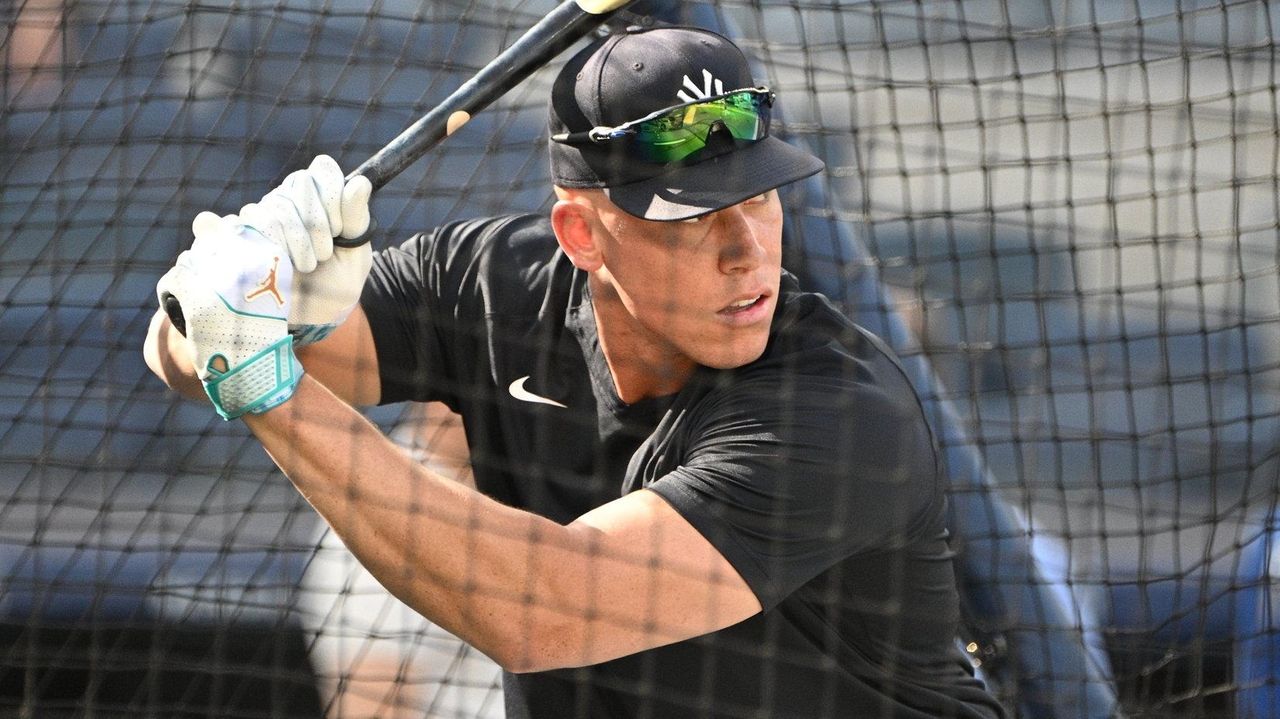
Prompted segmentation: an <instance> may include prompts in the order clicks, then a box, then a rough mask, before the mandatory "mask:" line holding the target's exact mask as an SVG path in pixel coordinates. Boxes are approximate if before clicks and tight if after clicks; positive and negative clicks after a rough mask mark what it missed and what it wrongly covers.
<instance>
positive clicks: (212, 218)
mask: <svg viewBox="0 0 1280 719" xmlns="http://www.w3.org/2000/svg"><path fill="white" fill-rule="evenodd" d="M221 227H222V218H221V217H219V216H218V215H217V213H213V212H209V211H207V210H206V211H205V212H201V213H200V214H198V215H196V218H195V219H194V220H192V221H191V236H192V237H199V236H200V235H208V234H212V233H214V232H217V231H218V230H219V229H220V228H221Z"/></svg>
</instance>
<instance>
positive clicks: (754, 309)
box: [716, 292, 770, 325]
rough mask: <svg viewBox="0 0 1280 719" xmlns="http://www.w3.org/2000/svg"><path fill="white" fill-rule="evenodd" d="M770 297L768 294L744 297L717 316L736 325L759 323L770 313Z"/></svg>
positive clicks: (722, 309) (762, 293)
mask: <svg viewBox="0 0 1280 719" xmlns="http://www.w3.org/2000/svg"><path fill="white" fill-rule="evenodd" d="M769 297H770V295H769V293H768V292H760V293H756V294H751V295H744V296H742V297H739V298H738V299H736V300H734V301H733V302H730V303H729V304H728V305H725V306H724V307H722V308H721V309H720V311H719V312H717V313H716V314H718V315H720V316H721V317H723V318H725V319H727V320H729V321H730V322H731V323H733V324H735V325H739V324H752V323H755V322H759V321H760V320H762V319H764V318H765V316H766V315H767V313H768V312H769Z"/></svg>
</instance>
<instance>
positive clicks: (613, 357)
mask: <svg viewBox="0 0 1280 719" xmlns="http://www.w3.org/2000/svg"><path fill="white" fill-rule="evenodd" d="M591 289H592V293H591V305H592V310H593V312H594V314H595V320H596V335H597V336H598V337H599V339H600V351H601V352H602V353H603V354H604V358H605V362H606V363H607V364H608V365H609V373H610V374H611V375H612V377H613V387H614V390H615V391H616V392H617V393H618V399H621V400H622V401H623V402H625V403H627V404H634V403H636V402H639V401H641V400H644V399H650V398H653V397H665V396H667V395H672V394H675V393H676V392H679V391H680V389H681V388H682V387H684V385H685V383H686V382H688V381H689V378H690V377H692V376H693V372H694V370H695V369H697V364H696V363H695V362H694V361H693V360H692V359H690V358H689V357H688V356H686V355H684V354H683V353H681V352H680V351H679V350H677V349H676V348H675V347H673V346H671V345H670V344H669V343H667V342H666V341H664V340H662V339H661V338H659V337H657V336H655V335H654V334H653V333H652V332H650V331H649V330H648V329H647V328H645V327H644V326H643V325H641V324H640V323H639V322H638V321H636V319H635V318H634V317H633V316H632V315H631V314H630V313H629V312H628V311H627V309H626V307H625V306H624V305H623V304H622V301H621V299H620V298H618V296H617V294H616V293H614V292H612V291H611V290H610V289H609V288H606V287H602V286H600V283H596V282H593V283H592V288H591Z"/></svg>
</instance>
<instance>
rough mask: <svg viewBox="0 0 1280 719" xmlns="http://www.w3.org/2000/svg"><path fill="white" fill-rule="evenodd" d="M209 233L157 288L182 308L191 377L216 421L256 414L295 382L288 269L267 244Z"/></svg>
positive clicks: (252, 236) (223, 231)
mask: <svg viewBox="0 0 1280 719" xmlns="http://www.w3.org/2000/svg"><path fill="white" fill-rule="evenodd" d="M220 223H221V224H220V225H219V226H217V227H214V226H212V225H210V226H209V227H208V228H206V232H205V234H203V235H202V236H200V237H197V238H196V241H195V242H194V243H193V244H192V246H191V249H189V250H187V251H185V252H183V253H182V254H181V255H179V256H178V261H177V263H176V264H175V265H174V267H173V269H171V270H169V271H168V272H167V273H165V275H164V277H161V278H160V282H159V283H158V284H157V285H156V296H157V298H158V299H159V300H160V306H161V307H164V306H165V305H166V303H167V301H168V300H169V298H170V296H172V297H174V298H176V299H177V300H178V302H179V303H180V304H181V305H182V315H183V319H184V320H185V322H186V337H187V341H188V342H189V343H190V345H191V354H192V357H193V358H194V359H193V364H194V365H195V370H196V374H197V375H199V377H200V381H201V382H202V383H204V389H205V393H206V394H208V395H209V399H210V400H211V401H212V402H213V406H214V408H215V409H216V410H217V411H218V414H219V415H221V416H222V418H223V419H235V418H236V417H239V416H241V415H243V414H245V413H247V412H252V413H262V412H265V411H267V410H269V409H271V408H273V407H276V406H279V405H280V404H282V403H284V402H285V401H286V400H288V399H289V398H290V397H292V396H293V393H294V390H295V389H297V385H298V382H299V380H301V378H302V365H300V364H299V363H298V361H297V360H296V359H295V358H294V355H293V341H292V338H291V337H290V336H289V332H288V319H287V318H288V315H289V300H290V293H291V291H290V286H291V284H292V280H293V264H292V263H291V262H290V261H289V257H288V255H287V254H286V253H284V252H281V251H280V248H279V247H278V246H276V244H275V243H273V242H272V241H271V240H268V239H267V238H266V237H264V236H262V235H261V234H260V233H258V232H256V231H255V230H253V228H250V227H247V226H244V225H238V224H235V223H232V222H230V221H221V220H220Z"/></svg>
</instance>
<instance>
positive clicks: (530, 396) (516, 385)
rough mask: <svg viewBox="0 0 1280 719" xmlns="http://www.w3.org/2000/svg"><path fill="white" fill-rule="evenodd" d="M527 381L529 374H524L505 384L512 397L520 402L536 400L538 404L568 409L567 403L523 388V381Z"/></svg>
mask: <svg viewBox="0 0 1280 719" xmlns="http://www.w3.org/2000/svg"><path fill="white" fill-rule="evenodd" d="M528 381H529V375H525V376H523V377H521V378H520V379H518V380H516V381H514V382H512V383H511V384H510V385H508V386H507V391H508V392H510V393H511V396H512V397H515V398H516V399H518V400H520V401H521V402H537V403H538V404H549V405H551V406H552V407H560V408H562V409H569V407H568V406H567V405H563V404H560V403H559V402H557V401H555V400H554V399H549V398H547V397H542V396H539V395H536V394H534V393H532V392H530V391H529V390H527V389H525V388H524V383H525V382H528Z"/></svg>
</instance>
